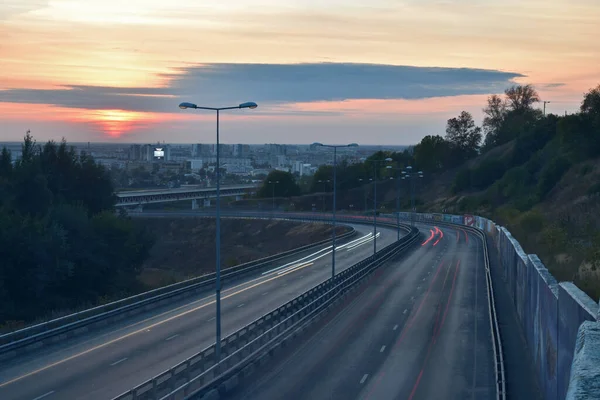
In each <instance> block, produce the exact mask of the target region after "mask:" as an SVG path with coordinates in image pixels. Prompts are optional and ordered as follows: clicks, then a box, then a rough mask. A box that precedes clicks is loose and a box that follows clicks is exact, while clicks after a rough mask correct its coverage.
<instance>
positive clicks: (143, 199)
mask: <svg viewBox="0 0 600 400" xmlns="http://www.w3.org/2000/svg"><path fill="white" fill-rule="evenodd" d="M257 189H258V186H257V185H234V186H222V187H221V196H222V197H231V196H235V197H236V199H237V200H240V199H241V198H242V196H244V195H246V194H248V193H252V192H255V191H256V190H257ZM116 195H117V197H118V201H117V204H116V206H117V207H136V206H137V207H142V206H143V205H144V204H152V203H167V202H172V201H181V200H192V209H197V208H198V204H197V201H198V200H203V201H204V205H205V206H210V199H211V198H214V197H216V196H217V189H216V188H199V187H186V188H177V189H162V190H136V191H131V192H117V194H116Z"/></svg>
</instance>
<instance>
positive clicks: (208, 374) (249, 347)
mask: <svg viewBox="0 0 600 400" xmlns="http://www.w3.org/2000/svg"><path fill="white" fill-rule="evenodd" d="M394 227H395V225H394ZM402 228H403V229H404V230H408V231H409V232H410V233H409V235H407V236H405V237H403V238H402V239H401V240H400V241H397V242H394V243H393V244H391V245H389V246H387V247H385V248H384V249H382V250H380V251H379V252H377V254H376V255H373V256H370V257H369V258H367V259H365V260H363V261H360V262H358V263H357V264H354V265H353V266H351V267H349V268H347V269H345V270H343V271H341V272H340V273H338V274H336V276H335V277H334V278H329V279H328V280H327V281H325V282H323V283H321V284H319V285H317V286H315V287H313V288H312V289H309V290H307V291H306V292H304V293H302V294H301V295H299V296H297V297H296V298H294V299H292V300H290V301H289V302H287V303H286V304H284V305H282V306H280V307H278V308H276V309H275V310H273V311H271V312H270V313H268V314H265V315H263V316H262V317H260V318H258V319H257V320H255V321H253V322H251V323H250V324H248V325H246V326H244V327H243V328H241V329H239V330H238V331H236V332H234V333H232V334H231V335H229V336H227V337H226V338H224V339H222V341H221V349H222V350H221V351H222V357H223V358H222V360H221V362H219V363H218V364H217V363H216V362H215V344H213V345H211V346H209V347H207V348H206V349H204V350H202V351H201V352H199V353H197V354H195V355H193V356H191V357H189V358H187V359H186V360H184V361H182V362H181V363H179V364H177V365H175V366H174V367H172V368H170V369H168V370H166V371H164V372H163V373H161V374H159V375H157V376H155V377H154V378H152V379H149V380H147V381H146V382H143V383H142V384H140V385H138V386H136V387H135V388H133V389H131V390H129V391H127V392H125V393H123V394H121V395H120V396H117V397H115V398H114V399H113V400H150V399H152V400H156V399H179V398H183V397H184V396H186V395H187V394H189V393H191V391H193V390H197V389H198V388H200V390H201V391H202V390H204V391H210V390H213V389H214V388H215V387H218V386H219V385H220V384H222V383H223V382H225V381H227V380H230V379H232V377H233V376H234V375H235V374H236V373H239V372H240V371H242V370H243V369H244V368H246V367H248V365H249V364H250V363H252V362H253V360H256V359H257V358H260V357H261V356H262V355H263V354H264V352H265V351H266V350H267V349H268V348H269V347H270V346H272V345H274V344H275V342H277V341H278V340H279V339H281V338H282V335H285V334H286V333H288V332H289V331H290V330H291V329H295V328H296V327H297V326H298V324H299V323H302V322H306V320H307V318H309V317H310V316H314V315H315V313H318V312H319V311H321V310H323V309H324V308H325V307H327V306H328V305H330V304H331V303H332V302H333V301H335V300H336V299H338V298H340V297H341V296H342V295H343V294H344V293H345V292H347V291H348V290H349V289H350V288H351V287H352V286H353V285H354V284H355V283H356V282H358V281H360V280H361V279H362V278H363V277H364V276H365V275H367V274H368V273H370V272H371V271H372V270H373V269H375V268H376V267H378V266H379V265H381V264H382V263H383V262H385V261H387V260H388V259H389V258H390V257H392V256H393V255H395V254H397V253H398V252H399V251H402V250H404V249H405V248H406V247H407V246H409V245H411V244H413V243H414V242H415V241H416V239H417V238H418V237H419V235H420V234H419V231H418V230H417V229H416V228H410V227H406V226H404V225H403V226H402Z"/></svg>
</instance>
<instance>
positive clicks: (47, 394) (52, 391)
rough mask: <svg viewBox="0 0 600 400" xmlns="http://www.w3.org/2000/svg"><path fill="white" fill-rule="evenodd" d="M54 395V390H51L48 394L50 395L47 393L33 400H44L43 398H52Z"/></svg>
mask: <svg viewBox="0 0 600 400" xmlns="http://www.w3.org/2000/svg"><path fill="white" fill-rule="evenodd" d="M52 393H54V390H51V391H49V392H48V393H46V394H43V395H41V396H38V397H36V398H35V399H33V400H40V399H43V398H44V397H46V396H50V395H51V394H52Z"/></svg>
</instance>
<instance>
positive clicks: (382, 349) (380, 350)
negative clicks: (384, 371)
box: [379, 344, 385, 353]
mask: <svg viewBox="0 0 600 400" xmlns="http://www.w3.org/2000/svg"><path fill="white" fill-rule="evenodd" d="M384 350H385V344H384V345H383V346H381V349H379V352H380V353H383V351H384Z"/></svg>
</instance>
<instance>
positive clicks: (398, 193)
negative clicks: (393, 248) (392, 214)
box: [386, 165, 406, 240]
mask: <svg viewBox="0 0 600 400" xmlns="http://www.w3.org/2000/svg"><path fill="white" fill-rule="evenodd" d="M386 168H387V169H391V170H394V171H399V172H400V173H401V175H402V176H400V175H398V176H396V177H395V178H394V179H396V228H397V230H398V240H400V181H401V180H402V179H404V175H405V174H406V171H405V170H403V169H402V168H394V167H392V166H391V165H388V166H387V167H386Z"/></svg>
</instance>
